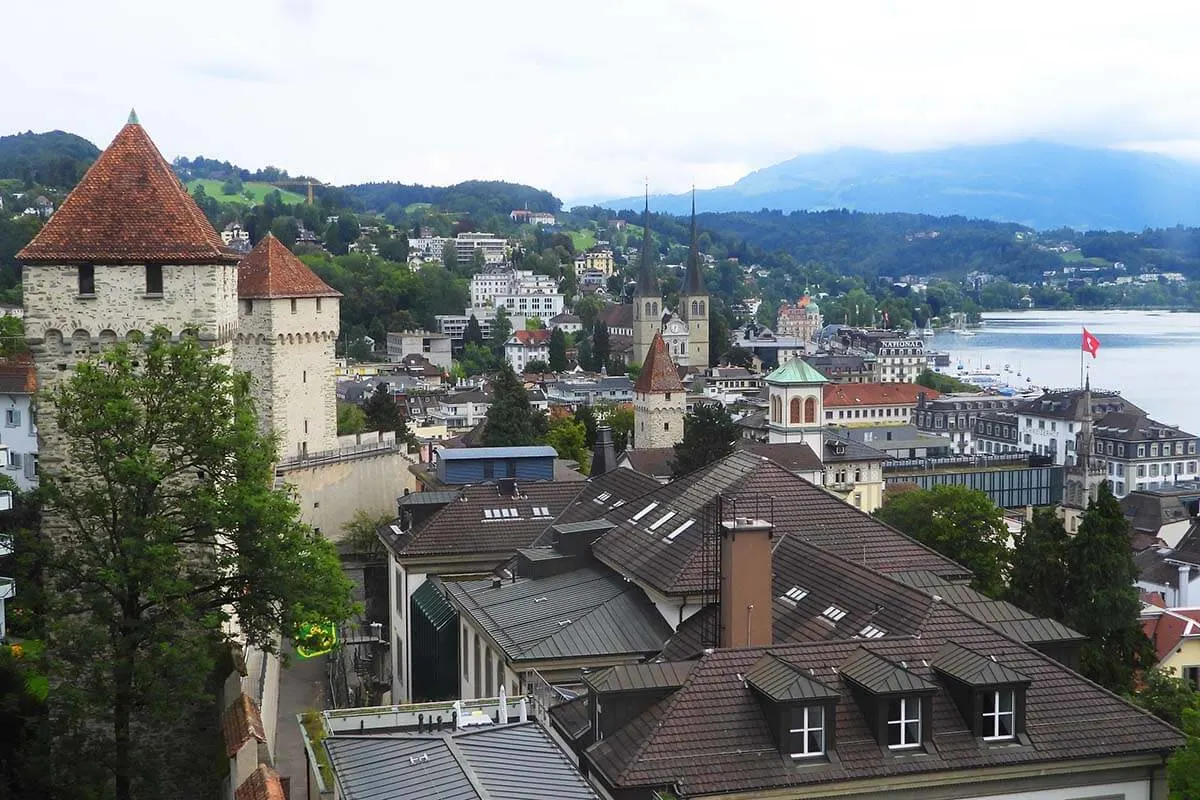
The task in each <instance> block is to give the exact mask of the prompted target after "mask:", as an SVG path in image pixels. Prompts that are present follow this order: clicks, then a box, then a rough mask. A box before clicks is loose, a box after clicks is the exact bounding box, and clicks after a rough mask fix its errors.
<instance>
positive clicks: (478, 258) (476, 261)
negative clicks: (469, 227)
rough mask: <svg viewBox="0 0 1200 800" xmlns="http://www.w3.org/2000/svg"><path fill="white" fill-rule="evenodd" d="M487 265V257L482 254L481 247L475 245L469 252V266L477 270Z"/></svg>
mask: <svg viewBox="0 0 1200 800" xmlns="http://www.w3.org/2000/svg"><path fill="white" fill-rule="evenodd" d="M486 266H487V258H486V257H485V256H484V255H483V248H482V247H476V248H475V250H474V251H472V253H471V267H472V268H473V270H474V271H475V272H479V271H480V270H482V269H483V268H484V267H486Z"/></svg>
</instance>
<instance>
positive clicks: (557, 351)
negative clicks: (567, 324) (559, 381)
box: [550, 328, 567, 372]
mask: <svg viewBox="0 0 1200 800" xmlns="http://www.w3.org/2000/svg"><path fill="white" fill-rule="evenodd" d="M566 368H567V335H566V334H565V333H564V332H563V329H562V328H555V329H554V331H553V332H551V334H550V370H551V371H552V372H562V371H563V370H565V369H566Z"/></svg>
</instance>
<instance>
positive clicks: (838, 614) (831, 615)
mask: <svg viewBox="0 0 1200 800" xmlns="http://www.w3.org/2000/svg"><path fill="white" fill-rule="evenodd" d="M821 616H822V617H824V618H825V619H827V620H829V621H830V622H839V621H840V620H841V619H842V618H843V617H845V616H846V612H845V611H844V610H842V609H840V608H838V607H837V606H830V607H829V608H827V609H825V610H824V611H822V612H821Z"/></svg>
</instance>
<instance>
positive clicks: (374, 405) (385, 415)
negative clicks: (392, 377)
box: [338, 383, 408, 439]
mask: <svg viewBox="0 0 1200 800" xmlns="http://www.w3.org/2000/svg"><path fill="white" fill-rule="evenodd" d="M362 414H363V421H364V422H365V424H366V427H365V428H364V430H368V431H388V432H394V433H395V434H396V435H397V436H398V437H399V438H401V439H403V438H406V437H407V434H408V425H407V424H406V423H405V421H404V414H402V413H401V412H400V405H399V404H398V403H397V402H396V398H395V397H393V396H392V390H391V388H390V387H389V386H388V385H387V384H386V383H378V384H376V385H375V391H373V392H371V396H370V397H368V398H367V400H366V402H365V403H363V406H362ZM338 422H339V424H340V422H341V419H340V415H339V420H338ZM339 432H340V431H339Z"/></svg>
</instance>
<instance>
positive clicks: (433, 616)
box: [412, 581, 454, 628]
mask: <svg viewBox="0 0 1200 800" xmlns="http://www.w3.org/2000/svg"><path fill="white" fill-rule="evenodd" d="M412 602H413V605H415V606H416V607H417V608H419V609H421V612H422V613H423V614H424V615H425V618H426V619H427V620H429V621H430V622H431V623H432V624H433V626H434V627H435V628H440V627H442V626H443V625H445V624H446V623H447V622H449V621H450V620H452V619H454V606H452V605H450V603H448V602H446V596H445V595H444V594H442V592H441V590H440V589H438V587H437V585H436V584H435V583H434V582H433V581H425V582H424V583H422V584H421V585H420V586H418V587H417V590H416V591H415V592H413V596H412Z"/></svg>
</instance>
